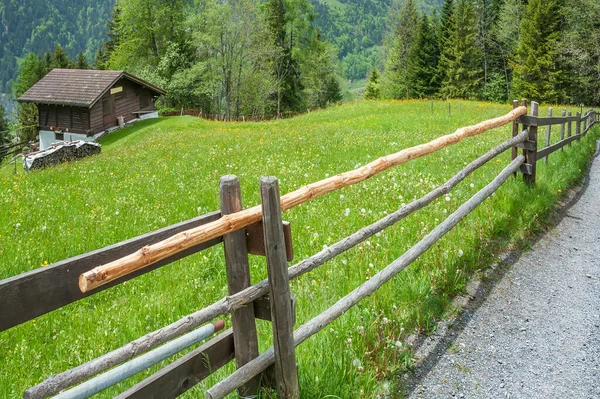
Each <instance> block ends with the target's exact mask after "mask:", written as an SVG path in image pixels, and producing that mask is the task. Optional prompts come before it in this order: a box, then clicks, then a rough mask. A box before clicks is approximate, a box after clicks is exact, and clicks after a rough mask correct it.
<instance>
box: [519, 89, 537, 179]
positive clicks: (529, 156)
mask: <svg viewBox="0 0 600 399" xmlns="http://www.w3.org/2000/svg"><path fill="white" fill-rule="evenodd" d="M538 108H539V104H538V103H536V102H535V101H532V102H531V116H533V117H537V116H538ZM528 130H529V138H528V140H529V141H532V142H534V143H535V148H534V149H533V150H523V155H525V163H527V164H529V165H531V174H524V175H523V180H524V181H525V184H527V185H529V186H533V185H535V173H536V163H537V135H538V128H537V126H530V127H529V129H528Z"/></svg>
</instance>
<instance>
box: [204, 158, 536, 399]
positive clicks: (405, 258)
mask: <svg viewBox="0 0 600 399" xmlns="http://www.w3.org/2000/svg"><path fill="white" fill-rule="evenodd" d="M524 161H525V157H524V156H523V155H520V156H518V157H517V158H516V159H514V160H513V161H512V162H511V163H510V164H509V165H508V166H507V167H506V168H504V169H503V170H502V172H500V174H499V175H498V176H497V177H496V178H495V179H494V180H492V182H490V183H489V184H488V185H486V186H485V187H484V188H482V189H481V190H480V191H478V192H477V194H475V195H474V196H473V197H471V198H470V199H469V200H468V201H467V202H465V203H464V204H463V205H461V206H460V207H459V208H458V209H457V210H456V211H455V212H453V213H452V214H451V215H450V216H449V217H448V218H446V219H445V220H444V221H443V222H442V223H440V224H439V225H438V226H437V227H436V228H434V229H433V230H432V231H431V232H430V233H429V234H427V235H426V236H425V237H424V238H423V239H422V240H421V241H419V242H418V243H417V244H416V245H414V246H413V247H412V248H411V249H409V250H408V251H407V252H405V253H404V254H403V255H402V256H400V257H399V258H398V259H396V260H395V261H394V262H392V263H391V264H389V265H388V266H386V267H385V268H384V269H383V270H381V271H379V272H378V273H377V274H376V275H374V276H373V277H372V278H371V279H369V280H367V281H366V282H365V283H363V284H362V285H360V286H359V287H358V288H356V289H354V291H352V292H351V293H349V294H348V295H346V296H345V297H343V298H342V299H340V300H339V301H338V302H336V303H335V305H333V306H331V307H330V308H329V309H327V310H326V311H325V312H323V313H321V314H319V315H318V316H316V317H315V318H313V319H312V320H310V321H308V322H307V323H305V324H303V325H302V326H301V327H300V328H298V329H297V330H296V331H295V332H294V341H295V342H294V343H295V345H296V346H298V345H300V344H301V343H302V342H304V341H306V340H307V339H308V338H310V337H311V336H313V335H315V334H316V333H318V332H319V331H321V330H322V329H323V328H325V327H326V326H328V325H329V324H331V323H332V322H333V321H334V320H335V319H337V318H338V317H340V316H341V315H343V314H344V313H345V312H347V311H348V310H349V309H350V308H351V307H353V306H354V305H356V304H357V303H358V302H359V301H361V300H362V299H364V298H366V297H367V296H369V295H371V294H373V293H374V292H375V291H376V290H377V289H379V288H380V287H381V286H383V284H385V283H386V282H388V281H389V280H391V279H392V278H393V277H394V276H396V275H397V274H398V273H400V272H401V271H402V270H404V269H405V268H406V267H407V266H408V265H410V264H411V263H412V262H414V261H415V260H416V259H417V258H418V257H419V256H421V255H422V254H423V253H424V252H425V251H427V250H428V249H429V248H431V246H432V245H433V244H435V243H436V242H437V241H438V240H439V239H440V238H441V237H443V236H444V235H445V234H446V233H448V232H449V231H450V230H452V228H454V226H456V225H457V224H458V222H460V221H461V220H462V219H463V218H464V217H465V216H467V215H468V214H469V213H471V211H473V210H474V209H475V208H476V207H477V206H478V205H479V204H481V203H482V202H483V201H484V200H485V199H487V198H488V197H489V196H490V195H492V194H493V193H494V192H495V191H496V190H497V189H498V188H500V186H502V184H503V183H504V182H505V181H506V180H507V179H508V178H509V177H510V176H511V175H512V174H513V173H514V172H516V171H517V170H518V169H519V167H520V165H521V164H522V163H523V162H524ZM274 360H275V353H274V350H273V347H271V348H270V349H268V350H267V351H265V352H263V353H262V354H261V355H259V356H258V357H257V358H256V359H254V360H252V361H251V362H249V363H247V364H245V365H244V366H242V367H241V368H239V369H238V370H237V371H235V372H234V373H232V374H231V375H230V376H229V377H227V378H226V379H224V380H222V381H220V382H219V383H217V384H216V385H214V386H213V387H212V388H210V389H209V390H208V391H207V392H206V398H207V399H222V398H224V397H225V396H227V395H228V394H229V393H231V392H233V391H234V390H235V389H237V388H238V387H239V386H241V385H243V384H245V383H246V382H248V381H250V380H251V379H252V378H253V377H255V376H256V375H258V374H259V373H261V372H262V371H264V370H265V369H266V368H267V367H269V366H270V365H271V364H272V363H273V362H274Z"/></svg>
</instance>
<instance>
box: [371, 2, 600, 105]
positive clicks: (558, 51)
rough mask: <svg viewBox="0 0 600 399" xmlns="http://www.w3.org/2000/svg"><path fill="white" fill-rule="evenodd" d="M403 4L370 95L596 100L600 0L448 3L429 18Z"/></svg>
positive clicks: (599, 97) (599, 88) (599, 95)
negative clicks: (599, 0)
mask: <svg viewBox="0 0 600 399" xmlns="http://www.w3.org/2000/svg"><path fill="white" fill-rule="evenodd" d="M401 3H402V4H401V7H399V8H398V9H397V11H394V12H395V14H394V15H392V18H393V28H392V29H391V31H390V34H389V38H388V43H389V46H387V48H386V52H387V53H386V57H385V63H384V67H383V74H382V75H381V76H380V74H379V73H378V71H373V72H372V73H371V76H370V79H369V82H368V85H367V89H366V94H365V95H366V97H367V98H379V97H386V98H396V99H401V98H426V97H427V98H433V97H437V98H464V99H485V100H490V101H507V100H509V99H513V98H528V99H532V100H537V101H544V102H550V103H561V104H569V103H574V104H580V103H584V104H588V105H592V104H598V103H600V47H599V46H598V43H600V2H598V1H597V0H579V1H576V2H562V1H559V0H529V1H527V0H445V1H444V4H443V6H442V10H441V12H440V13H439V14H437V13H434V14H433V15H432V16H429V15H426V14H421V13H420V12H419V10H418V8H417V4H416V3H415V0H404V1H402V2H401Z"/></svg>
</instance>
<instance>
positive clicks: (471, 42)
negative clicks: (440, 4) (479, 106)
mask: <svg viewBox="0 0 600 399" xmlns="http://www.w3.org/2000/svg"><path fill="white" fill-rule="evenodd" d="M476 23H477V16H476V14H475V8H474V6H473V3H471V1H469V0H458V1H457V3H456V9H455V10H454V12H453V13H452V17H451V18H450V35H449V36H448V40H447V41H446V44H445V47H444V48H443V51H442V56H441V59H440V65H441V69H442V70H443V71H445V77H444V80H443V82H442V88H441V94H442V96H444V97H450V98H476V97H478V96H479V94H480V89H481V82H482V72H483V71H482V68H481V49H480V47H479V45H478V43H477V27H476Z"/></svg>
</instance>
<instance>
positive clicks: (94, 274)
mask: <svg viewBox="0 0 600 399" xmlns="http://www.w3.org/2000/svg"><path fill="white" fill-rule="evenodd" d="M525 112H527V108H526V107H519V108H516V109H513V110H512V111H511V112H509V113H508V114H506V115H503V116H500V117H498V118H494V119H490V120H487V121H484V122H480V123H478V124H477V125H473V126H467V127H463V128H460V129H457V130H456V132H454V133H452V134H448V135H445V136H441V137H438V138H436V139H434V140H432V141H430V142H428V143H425V144H420V145H417V146H414V147H409V148H405V149H403V150H401V151H398V152H396V153H394V154H389V155H387V156H383V157H380V158H378V159H376V160H374V161H372V162H370V163H368V164H366V165H364V166H361V167H359V168H357V169H354V170H351V171H347V172H343V173H340V174H337V175H335V176H332V177H328V178H326V179H323V180H320V181H318V182H315V183H311V184H309V185H307V186H304V187H301V188H299V189H297V190H295V191H292V192H290V193H287V194H286V195H284V196H282V197H281V209H282V210H284V211H286V210H289V209H292V208H294V207H296V206H298V205H300V204H303V203H305V202H307V201H310V200H313V199H315V198H318V197H321V196H323V195H326V194H328V193H331V192H333V191H335V190H338V189H340V188H343V187H348V186H351V185H354V184H357V183H360V182H362V181H365V180H367V179H369V178H371V177H373V176H375V175H377V174H379V173H381V172H383V171H385V170H388V169H390V168H393V167H395V166H398V165H401V164H404V163H406V162H409V161H411V160H414V159H416V158H420V157H423V156H426V155H428V154H432V153H434V152H436V151H439V150H441V149H442V148H446V147H448V146H450V145H453V144H456V143H459V142H460V141H462V140H464V139H466V138H467V137H474V136H477V135H479V134H481V133H483V132H485V131H488V130H490V129H493V128H496V127H500V126H504V125H507V124H508V123H511V122H512V121H513V120H514V119H515V118H517V117H519V115H523V114H524V113H525ZM261 218H262V214H261V207H260V206H254V207H252V208H248V209H245V210H243V211H241V212H237V213H234V214H231V215H226V216H224V217H222V218H221V220H219V221H217V222H213V223H209V224H207V225H206V226H202V227H199V228H195V229H190V230H188V231H185V232H182V233H180V234H177V235H174V236H173V237H169V238H168V239H166V240H164V241H162V242H160V243H157V244H155V245H151V246H149V247H147V248H142V249H139V250H138V251H136V252H134V253H131V254H129V255H127V256H124V257H123V258H121V259H118V260H116V261H114V262H110V263H109V264H104V265H99V266H97V267H95V268H93V269H92V270H89V271H87V272H85V273H82V275H81V276H80V278H79V289H80V290H81V291H82V292H86V291H89V290H92V289H94V288H96V287H99V286H101V285H103V284H106V283H108V282H109V281H112V280H114V279H116V278H119V277H121V276H123V275H125V274H129V273H132V272H133V271H135V270H138V269H141V268H144V267H147V266H148V265H150V264H152V263H154V262H158V261H159V260H161V259H163V258H165V257H167V256H170V255H172V254H173V253H177V252H179V251H182V250H184V249H186V248H188V247H190V246H193V245H197V244H199V243H201V242H204V241H207V240H210V239H212V238H214V237H220V236H222V235H224V234H227V233H230V232H232V231H235V230H238V229H242V228H244V227H246V226H248V225H250V224H252V223H256V222H258V221H259V220H261Z"/></svg>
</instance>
